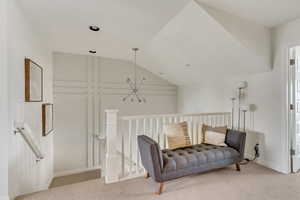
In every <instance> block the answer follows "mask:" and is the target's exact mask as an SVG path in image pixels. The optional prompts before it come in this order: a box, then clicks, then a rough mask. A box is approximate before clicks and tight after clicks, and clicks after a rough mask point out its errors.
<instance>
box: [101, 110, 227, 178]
mask: <svg viewBox="0 0 300 200" xmlns="http://www.w3.org/2000/svg"><path fill="white" fill-rule="evenodd" d="M183 121H186V122H187V123H188V133H189V136H190V138H191V141H192V144H197V143H199V141H200V138H201V137H202V135H201V134H202V130H201V127H202V124H207V125H211V126H224V125H226V126H228V127H230V125H231V113H227V112H226V113H225V112H224V113H198V114H166V115H140V116H123V117H119V116H118V110H107V111H106V165H105V166H106V167H105V181H106V183H113V182H118V181H121V180H125V179H129V178H133V177H137V176H141V175H142V174H143V173H144V172H145V171H144V168H143V166H142V164H141V159H140V155H139V149H138V145H137V136H139V135H147V136H149V137H151V138H152V139H154V140H155V141H157V142H158V144H159V145H160V147H161V148H162V149H164V148H166V147H167V141H166V136H165V135H164V133H163V128H164V126H165V125H167V124H172V123H177V122H183Z"/></svg>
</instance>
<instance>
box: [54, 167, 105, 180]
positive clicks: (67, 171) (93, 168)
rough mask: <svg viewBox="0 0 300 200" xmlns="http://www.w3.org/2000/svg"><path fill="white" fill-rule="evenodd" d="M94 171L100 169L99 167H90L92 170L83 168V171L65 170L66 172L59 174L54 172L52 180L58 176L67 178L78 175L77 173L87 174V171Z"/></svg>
mask: <svg viewBox="0 0 300 200" xmlns="http://www.w3.org/2000/svg"><path fill="white" fill-rule="evenodd" d="M95 169H100V166H98V167H92V168H84V169H73V170H66V171H61V172H55V173H54V178H55V177H60V176H68V175H72V174H78V173H82V172H88V171H92V170H95Z"/></svg>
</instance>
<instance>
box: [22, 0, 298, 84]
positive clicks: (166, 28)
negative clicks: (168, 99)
mask: <svg viewBox="0 0 300 200" xmlns="http://www.w3.org/2000/svg"><path fill="white" fill-rule="evenodd" d="M20 3H21V6H22V7H23V8H24V12H25V13H26V15H27V16H28V17H29V20H30V21H32V23H33V24H34V25H35V27H36V29H38V30H39V31H40V32H41V33H43V35H44V38H46V39H47V42H48V43H49V45H50V47H51V48H52V50H53V51H61V52H69V53H77V54H88V51H89V50H97V54H96V55H98V56H103V57H110V58H116V59H126V60H131V59H132V52H131V48H132V47H139V48H140V49H141V52H140V54H139V57H138V62H139V64H140V65H141V66H142V67H144V68H146V69H148V70H150V71H152V72H154V73H156V74H164V75H163V77H164V78H166V79H168V80H169V81H171V82H173V83H175V84H179V85H186V84H194V83H201V82H202V81H205V80H214V79H220V78H228V77H230V76H238V75H245V74H249V73H257V72H262V71H267V70H270V69H271V58H270V50H271V45H270V41H271V40H270V29H269V27H272V26H274V25H278V24H281V23H283V22H286V21H288V20H291V19H294V18H296V17H298V16H300V15H299V14H300V2H299V1H298V0H289V1H288V3H287V2H286V1H279V0H278V1H274V0H259V1H258V0H243V1H236V0H222V1H220V0H195V1H194V0H130V1H128V0H84V1H83V0H81V1H79V0H78V1H74V0H51V1H49V0H39V1H36V0H20ZM90 25H97V26H99V27H100V28H101V30H100V32H91V31H90V30H89V29H88V27H89V26H90Z"/></svg>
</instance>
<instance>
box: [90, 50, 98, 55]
mask: <svg viewBox="0 0 300 200" xmlns="http://www.w3.org/2000/svg"><path fill="white" fill-rule="evenodd" d="M89 52H90V53H92V54H95V53H97V51H93V50H90V51H89Z"/></svg>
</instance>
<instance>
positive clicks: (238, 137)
mask: <svg viewBox="0 0 300 200" xmlns="http://www.w3.org/2000/svg"><path fill="white" fill-rule="evenodd" d="M245 140H246V133H244V132H239V131H235V130H228V131H227V134H226V141H225V143H226V144H227V147H220V146H214V145H210V144H197V145H193V146H190V147H185V148H179V149H175V150H170V149H166V150H162V151H161V150H160V147H159V145H158V144H157V143H156V142H155V141H154V140H152V139H151V138H149V137H147V136H145V135H142V136H139V137H138V145H139V149H140V154H141V160H142V164H143V165H144V167H145V169H146V170H147V175H146V176H147V177H149V176H151V177H152V178H153V179H154V180H155V181H156V182H159V183H160V187H159V190H158V194H160V193H161V192H162V189H163V183H164V182H166V181H169V180H172V179H175V178H179V177H182V176H186V175H189V174H194V173H200V172H205V171H208V170H211V169H217V168H222V167H226V166H228V165H232V164H236V167H237V170H238V171H239V170H240V164H239V163H240V162H241V161H242V160H243V159H244V148H245Z"/></svg>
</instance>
